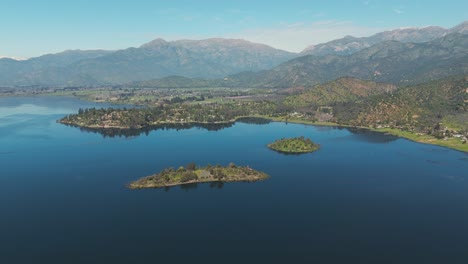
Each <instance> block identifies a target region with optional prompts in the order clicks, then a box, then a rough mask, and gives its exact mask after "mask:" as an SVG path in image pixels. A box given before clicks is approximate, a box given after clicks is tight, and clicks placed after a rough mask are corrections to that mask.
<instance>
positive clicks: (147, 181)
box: [128, 163, 269, 189]
mask: <svg viewBox="0 0 468 264" xmlns="http://www.w3.org/2000/svg"><path fill="white" fill-rule="evenodd" d="M267 178H269V176H268V175H267V174H265V173H263V172H260V171H256V170H254V169H251V168H250V167H249V166H246V167H241V166H237V165H235V164H234V163H230V164H229V165H228V166H227V167H223V166H221V165H216V166H211V165H207V166H206V167H197V165H196V164H195V163H190V164H188V165H187V166H185V167H180V168H178V169H177V170H176V169H174V168H167V169H164V170H162V171H161V172H160V173H158V174H154V175H151V176H147V177H144V178H141V179H139V180H136V181H134V182H132V183H130V184H129V185H128V188H130V189H144V188H164V187H171V186H176V185H183V184H191V183H206V182H256V181H262V180H266V179H267Z"/></svg>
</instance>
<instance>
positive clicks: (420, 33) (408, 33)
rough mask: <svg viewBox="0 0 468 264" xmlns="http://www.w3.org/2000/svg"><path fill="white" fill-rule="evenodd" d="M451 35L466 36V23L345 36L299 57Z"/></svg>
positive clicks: (348, 52)
mask: <svg viewBox="0 0 468 264" xmlns="http://www.w3.org/2000/svg"><path fill="white" fill-rule="evenodd" d="M452 33H462V34H467V33H468V21H466V22H463V23H461V24H459V25H457V26H455V27H453V28H450V29H445V28H442V27H436V26H430V27H424V28H403V29H396V30H391V31H385V32H381V33H377V34H375V35H372V36H370V37H363V38H356V37H353V36H346V37H344V38H341V39H337V40H333V41H330V42H327V43H322V44H318V45H312V46H309V47H307V48H306V49H305V50H303V51H302V52H301V55H315V56H325V55H351V54H354V53H356V52H358V51H361V50H363V49H366V48H369V47H371V46H373V45H375V44H378V43H380V42H384V41H389V40H394V41H398V42H403V43H423V42H428V41H432V40H435V39H437V38H441V37H444V36H446V35H448V34H452Z"/></svg>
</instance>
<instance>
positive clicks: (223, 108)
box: [60, 101, 280, 129]
mask: <svg viewBox="0 0 468 264" xmlns="http://www.w3.org/2000/svg"><path fill="white" fill-rule="evenodd" d="M278 111H280V109H278V108H277V106H276V104H275V103H272V102H268V101H239V102H228V103H224V104H220V103H210V104H161V105H159V106H158V107H151V108H149V107H148V108H132V109H126V108H123V109H116V108H108V109H95V108H92V109H84V110H83V109H80V111H79V112H78V114H75V115H68V116H66V117H64V118H63V119H61V120H60V122H61V123H64V124H71V125H78V126H81V127H88V128H122V129H130V128H144V127H148V126H154V125H161V124H188V123H230V122H234V121H235V120H236V119H237V118H238V117H242V116H252V115H269V116H275V115H279V112H278Z"/></svg>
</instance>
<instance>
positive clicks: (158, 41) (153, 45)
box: [140, 38, 168, 48]
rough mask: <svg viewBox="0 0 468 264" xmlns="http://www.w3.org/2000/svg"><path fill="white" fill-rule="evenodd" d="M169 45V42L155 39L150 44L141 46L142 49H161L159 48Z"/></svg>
mask: <svg viewBox="0 0 468 264" xmlns="http://www.w3.org/2000/svg"><path fill="white" fill-rule="evenodd" d="M166 44H168V42H167V41H166V40H164V39H162V38H157V39H154V40H152V41H150V42H148V43H145V44H143V45H141V46H140V47H141V48H151V47H159V46H162V45H166Z"/></svg>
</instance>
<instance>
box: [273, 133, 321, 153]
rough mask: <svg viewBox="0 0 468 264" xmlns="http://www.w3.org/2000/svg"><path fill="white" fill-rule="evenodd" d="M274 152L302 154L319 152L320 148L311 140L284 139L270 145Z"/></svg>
mask: <svg viewBox="0 0 468 264" xmlns="http://www.w3.org/2000/svg"><path fill="white" fill-rule="evenodd" d="M268 147H269V148H270V149H272V150H275V151H278V152H281V153H290V154H302V153H309V152H314V151H317V150H319V148H320V146H319V145H318V144H315V143H314V142H312V140H310V139H309V138H304V137H297V138H282V139H279V140H276V141H275V142H273V143H270V144H268Z"/></svg>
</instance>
